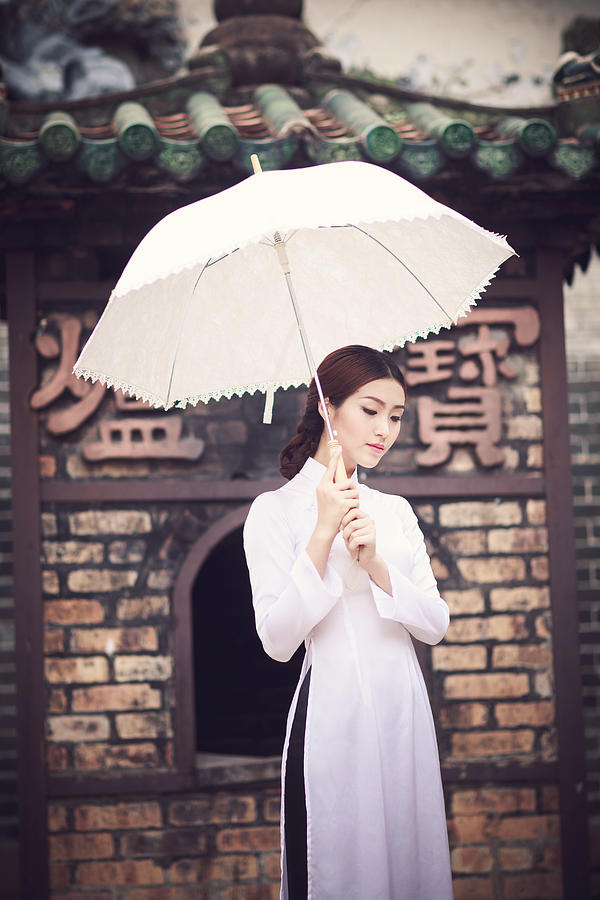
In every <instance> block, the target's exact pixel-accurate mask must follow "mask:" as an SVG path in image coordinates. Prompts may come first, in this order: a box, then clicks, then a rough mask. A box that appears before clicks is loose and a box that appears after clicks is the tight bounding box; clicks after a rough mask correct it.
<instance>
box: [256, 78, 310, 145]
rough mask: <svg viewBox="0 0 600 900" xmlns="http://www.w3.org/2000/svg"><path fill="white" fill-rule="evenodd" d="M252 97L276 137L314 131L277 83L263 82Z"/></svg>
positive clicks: (293, 101)
mask: <svg viewBox="0 0 600 900" xmlns="http://www.w3.org/2000/svg"><path fill="white" fill-rule="evenodd" d="M254 99H255V101H256V103H257V104H258V106H259V108H260V110H261V111H262V114H263V116H264V118H265V119H266V120H267V122H269V124H270V125H271V127H272V129H273V132H274V134H276V135H277V137H285V136H286V135H288V134H290V133H292V132H294V131H300V132H301V131H314V126H313V125H312V123H311V121H310V120H309V119H308V117H307V116H306V115H305V114H304V113H303V112H302V110H301V109H300V107H299V106H298V104H297V103H296V101H295V100H294V98H293V97H291V96H290V95H289V94H288V92H287V91H286V90H284V89H283V88H282V87H280V86H279V85H278V84H263V85H261V86H260V87H257V88H256V89H255V91H254Z"/></svg>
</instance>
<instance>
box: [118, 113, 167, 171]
mask: <svg viewBox="0 0 600 900" xmlns="http://www.w3.org/2000/svg"><path fill="white" fill-rule="evenodd" d="M114 126H115V131H116V132H117V135H118V138H119V145H120V147H121V150H122V151H123V153H124V154H125V155H126V156H128V157H129V158H130V159H133V160H136V161H137V160H139V161H141V160H144V159H150V157H152V156H154V154H155V152H156V150H157V149H158V145H159V137H158V131H157V129H156V125H155V124H154V120H153V119H152V117H151V116H150V113H149V112H148V110H147V109H146V108H145V107H144V106H142V104H141V103H134V102H131V101H128V102H126V103H121V104H120V106H119V107H118V108H117V111H116V112H115V117H114Z"/></svg>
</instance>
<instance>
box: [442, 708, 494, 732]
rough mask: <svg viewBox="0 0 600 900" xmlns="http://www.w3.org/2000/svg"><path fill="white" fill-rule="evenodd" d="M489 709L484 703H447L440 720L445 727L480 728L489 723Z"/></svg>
mask: <svg viewBox="0 0 600 900" xmlns="http://www.w3.org/2000/svg"><path fill="white" fill-rule="evenodd" d="M488 718H489V714H488V709H487V707H486V706H485V705H484V704H483V703H447V704H446V705H445V706H443V707H442V710H441V717H440V721H441V724H442V726H443V727H444V728H479V727H481V726H482V725H487V724H488Z"/></svg>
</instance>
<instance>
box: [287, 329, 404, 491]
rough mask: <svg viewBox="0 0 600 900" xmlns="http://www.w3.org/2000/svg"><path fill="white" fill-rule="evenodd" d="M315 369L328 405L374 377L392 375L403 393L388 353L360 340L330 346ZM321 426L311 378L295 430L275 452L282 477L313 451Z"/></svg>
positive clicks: (294, 470) (400, 376)
mask: <svg viewBox="0 0 600 900" xmlns="http://www.w3.org/2000/svg"><path fill="white" fill-rule="evenodd" d="M317 372H318V374H319V379H320V381H321V387H322V388H323V396H324V397H329V402H330V403H331V405H332V406H341V404H342V403H343V402H344V400H346V399H347V398H348V397H349V396H350V395H351V394H354V393H355V392H356V391H358V390H359V389H360V388H361V387H362V386H363V384H367V383H368V382H369V381H375V380H377V379H378V378H394V379H395V380H396V381H397V382H398V384H400V385H402V388H403V389H404V393H406V382H405V381H404V375H403V374H402V372H401V371H400V369H399V368H398V366H397V365H396V363H395V362H394V360H393V359H392V358H391V356H390V355H389V353H383V352H382V351H380V350H373V348H372V347H363V346H362V345H361V344H352V345H350V346H349V347H341V348H340V349H339V350H334V351H333V353H330V354H329V355H328V356H326V357H325V359H324V360H323V362H322V363H321V365H320V366H319V367H318V368H317ZM323 428H324V422H323V419H322V418H321V415H320V413H319V394H318V392H317V387H316V385H315V379H314V378H313V379H312V381H311V383H310V385H309V387H308V396H307V398H306V408H305V410H304V415H303V416H302V418H301V419H300V421H299V423H298V428H297V430H296V434H295V435H294V437H293V438H292V440H291V441H290V442H289V444H287V445H286V446H285V447H284V448H283V450H282V451H281V453H280V454H279V471H280V472H281V474H282V475H283V477H284V478H288V479H289V478H293V477H294V475H296V474H297V473H298V472H299V471H300V469H301V468H302V466H303V465H304V463H305V462H306V460H307V459H308V457H309V456H312V455H313V454H314V453H315V452H316V450H317V447H318V446H319V441H320V439H321V434H322V432H323Z"/></svg>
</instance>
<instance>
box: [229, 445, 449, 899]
mask: <svg viewBox="0 0 600 900" xmlns="http://www.w3.org/2000/svg"><path fill="white" fill-rule="evenodd" d="M324 472H325V467H324V466H323V465H321V463H319V462H317V461H316V460H315V459H313V458H312V457H309V459H308V460H307V462H306V463H305V465H304V467H303V468H302V469H301V471H300V472H299V473H298V474H297V475H296V476H295V477H294V478H292V479H291V480H290V481H289V482H288V483H287V484H285V485H284V486H283V487H281V488H279V490H277V491H273V492H270V493H266V494H262V495H261V496H259V497H257V498H256V500H255V501H254V503H253V504H252V507H251V510H250V513H249V515H248V518H247V521H246V525H245V528H244V545H245V550H246V557H247V561H248V568H249V571H250V580H251V585H252V595H253V603H254V609H255V616H256V627H257V631H258V634H259V637H260V639H261V641H262V644H263V646H264V649H265V650H266V652H267V653H268V654H269V656H271V657H273V658H274V659H276V660H279V661H281V662H285V661H287V660H289V659H290V657H291V656H292V655H293V653H294V652H295V651H296V649H297V648H298V647H299V646H300V644H301V643H302V642H304V644H305V647H306V654H305V658H304V663H303V666H302V672H301V675H300V680H299V683H298V688H297V689H296V692H295V695H294V698H293V700H292V705H291V708H290V712H289V716H288V725H287V733H286V738H285V744H284V750H283V765H282V769H283V771H282V788H283V784H284V779H285V761H286V756H287V747H288V742H289V737H290V729H291V723H292V721H293V717H294V712H295V708H296V703H297V698H298V691H299V687H300V684H301V683H302V680H303V679H304V675H305V673H306V671H307V670H308V668H309V667H312V669H311V678H310V689H309V697H308V707H307V718H306V730H305V743H304V779H305V799H306V810H307V835H306V839H307V869H308V898H309V900H452V896H453V895H452V881H451V872H450V859H449V850H448V835H447V830H446V818H445V811H444V798H443V793H442V784H441V777H440V765H439V756H438V749H437V742H436V736H435V729H434V723H433V717H432V713H431V707H430V704H429V699H428V696H427V690H426V687H425V683H424V680H423V676H422V673H421V669H420V666H419V663H418V660H417V657H416V654H415V650H414V647H413V644H412V641H411V637H410V635H411V634H412V635H413V636H414V637H415V638H417V639H418V640H420V641H425V642H426V643H428V644H436V643H438V642H439V641H440V640H441V639H442V638H443V637H444V634H445V633H446V629H447V627H448V622H449V612H448V607H447V605H446V603H445V602H444V600H443V599H442V598H441V597H440V595H439V592H438V589H437V585H436V581H435V578H434V575H433V572H432V570H431V564H430V562H429V558H428V556H427V551H426V549H425V542H424V540H423V535H422V533H421V531H420V529H419V526H418V522H417V518H416V516H415V514H414V512H413V511H412V509H411V507H410V505H409V503H408V502H407V501H406V500H405V499H404V498H402V497H398V496H393V495H389V494H383V493H381V492H379V491H376V490H373V489H371V488H370V487H368V486H367V485H364V484H359V488H358V489H359V504H360V507H361V509H363V510H365V512H367V513H368V514H369V515H370V516H371V518H372V519H373V520H374V522H375V527H376V536H377V552H378V554H379V555H380V556H381V557H382V558H383V559H384V560H385V562H386V563H387V565H388V569H389V573H390V579H391V583H392V589H393V591H392V596H389V595H388V594H387V593H386V592H385V591H383V590H382V589H381V588H379V587H378V586H377V585H376V584H375V583H374V582H373V581H372V580H371V579H370V578H369V576H368V575H367V573H366V572H364V571H363V570H362V569H358V567H357V566H356V565H354V566H352V559H351V557H350V554H349V552H348V550H347V548H346V545H345V543H344V540H343V537H342V535H341V534H338V535H337V536H336V538H335V540H334V542H333V546H332V549H331V553H330V556H329V560H328V564H327V569H326V572H325V575H324V577H323V578H321V577H320V575H319V573H318V572H317V570H316V569H315V567H314V565H313V563H312V561H311V559H310V557H309V556H308V554H307V553H306V545H307V543H308V540H309V538H310V536H311V534H312V533H313V531H314V528H315V524H316V520H317V503H316V487H317V485H318V483H319V481H320V480H321V478H322V477H323V474H324ZM354 480H355V481H357V479H356V474H355V475H354ZM348 585H349V586H348ZM283 796H284V794H283V790H282V797H283ZM281 813H282V826H281V827H282V873H283V874H282V886H281V898H282V900H286V898H287V896H288V892H287V882H286V859H285V842H284V821H285V802H282V810H281Z"/></svg>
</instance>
